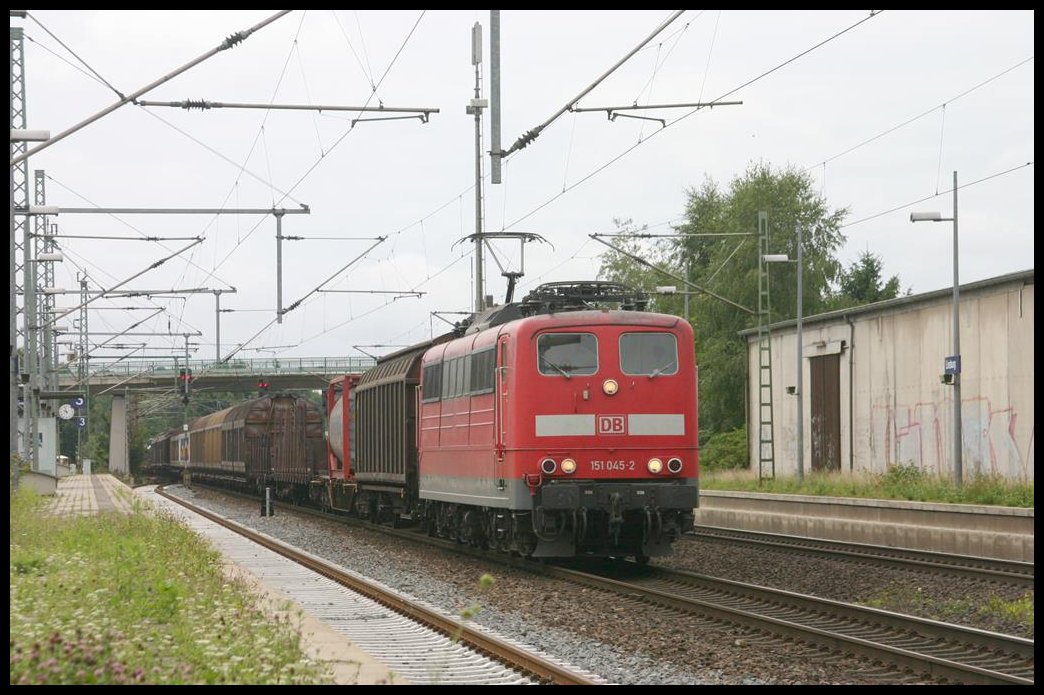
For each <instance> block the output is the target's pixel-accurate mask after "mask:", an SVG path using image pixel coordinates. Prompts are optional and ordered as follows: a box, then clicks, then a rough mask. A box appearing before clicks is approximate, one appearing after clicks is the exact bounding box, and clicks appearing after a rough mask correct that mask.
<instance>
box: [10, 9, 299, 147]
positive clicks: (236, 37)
mask: <svg viewBox="0 0 1044 695" xmlns="http://www.w3.org/2000/svg"><path fill="white" fill-rule="evenodd" d="M290 12H292V10H281V11H279V12H277V13H276V14H274V15H272V16H271V17H269V18H268V19H265V20H263V21H261V22H258V23H257V24H255V25H254V26H252V27H250V28H249V29H247V30H245V31H240V32H236V33H235V34H232V35H231V36H229V37H228V38H227V39H225V40H224V41H223V42H222V43H221V44H220V45H219V46H217V47H215V48H212V49H211V50H209V51H207V52H206V53H204V54H203V55H201V56H200V57H198V58H196V59H195V60H192V61H190V62H188V63H186V64H185V65H183V66H182V67H180V68H178V69H176V70H174V71H173V72H170V73H168V74H166V75H164V76H163V77H161V78H159V79H158V80H155V81H153V82H151V83H149V84H147V85H145V86H144V87H142V88H141V89H139V90H137V91H135V92H133V93H132V94H130V95H128V96H125V97H122V98H121V99H120V100H119V101H117V102H116V103H115V104H112V105H110V106H108V107H106V108H104V109H102V110H101V111H99V112H98V113H96V114H94V115H93V116H90V117H88V118H86V119H84V120H82V121H80V122H79V123H77V124H76V125H74V126H72V127H70V128H67V129H65V130H63V131H62V132H61V133H58V134H57V135H54V136H52V137H50V138H48V139H47V140H45V141H43V142H41V143H40V144H39V145H37V146H36V147H32V148H29V149H27V150H26V151H25V152H22V153H21V154H19V155H16V156H15V157H14V158H12V159H11V166H14V165H16V164H18V163H20V162H22V161H24V160H25V159H27V158H29V157H31V156H33V155H35V154H37V153H39V152H40V151H42V150H44V149H46V148H48V147H50V146H51V145H53V144H55V143H56V142H60V141H62V140H64V139H65V138H67V137H69V136H70V135H72V134H73V133H75V132H77V131H79V130H82V129H83V128H85V127H87V126H89V125H90V124H91V123H94V122H95V121H97V120H98V119H100V118H104V117H105V116H107V115H109V114H110V113H112V112H113V111H115V110H116V109H118V108H120V107H121V106H123V105H125V104H128V103H130V102H132V101H134V100H135V99H137V98H138V97H140V96H141V95H142V94H145V93H147V92H150V91H152V90H153V89H155V88H156V87H158V86H160V85H161V84H163V83H165V82H169V81H170V80H172V79H174V78H175V77H177V76H178V75H180V74H182V73H183V72H186V71H187V70H191V69H192V68H194V67H195V66H197V65H199V64H200V63H202V62H204V61H206V60H208V59H210V58H212V57H214V56H215V55H217V54H218V53H220V52H221V51H225V50H228V49H229V48H232V47H233V46H235V45H237V44H239V43H240V42H242V41H245V40H246V39H247V38H249V37H250V35H251V34H253V33H254V32H256V31H258V30H259V29H263V28H264V27H266V26H268V25H269V24H271V23H272V22H274V21H276V20H277V19H279V18H280V17H282V16H284V15H286V14H288V13H290Z"/></svg>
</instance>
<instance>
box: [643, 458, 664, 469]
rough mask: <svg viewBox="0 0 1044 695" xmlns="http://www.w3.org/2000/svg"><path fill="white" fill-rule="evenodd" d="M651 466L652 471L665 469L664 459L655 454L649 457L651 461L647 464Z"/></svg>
mask: <svg viewBox="0 0 1044 695" xmlns="http://www.w3.org/2000/svg"><path fill="white" fill-rule="evenodd" d="M646 465H647V466H648V467H649V472H650V473H659V472H660V471H662V470H663V461H661V460H660V459H658V458H656V457H655V456H654V457H652V458H651V459H649V463H647V464H646Z"/></svg>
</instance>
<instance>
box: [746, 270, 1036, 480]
mask: <svg viewBox="0 0 1044 695" xmlns="http://www.w3.org/2000/svg"><path fill="white" fill-rule="evenodd" d="M1028 278H1029V279H1028V282H1026V280H1025V278H1023V277H1020V278H1017V279H1013V280H1011V281H1009V282H999V283H994V284H991V283H988V282H983V283H975V284H974V285H971V286H966V287H962V288H961V307H960V308H961V312H960V316H961V324H960V330H961V336H960V337H961V369H962V376H961V378H962V381H961V391H962V393H961V410H962V413H961V423H962V443H963V455H962V459H963V469H964V474H965V476H966V477H968V476H972V475H975V474H979V473H992V474H999V475H1003V476H1005V477H1008V478H1017V479H1022V480H1033V438H1034V407H1033V376H1034V365H1033V349H1034V337H1033V327H1034V319H1033V316H1034V314H1033V311H1034V286H1033V284H1032V283H1033V276H1032V273H1030V274H1029V275H1028ZM878 307H879V308H871V309H870V310H867V309H862V310H854V311H852V312H849V313H847V314H845V313H841V312H835V313H832V314H824V315H822V318H817V317H810V318H808V319H806V320H805V321H804V322H803V323H804V325H803V328H802V344H803V346H804V347H803V351H802V352H803V355H802V358H803V359H802V362H803V375H802V380H803V384H802V386H803V389H802V390H803V391H804V393H803V394H802V395H801V398H802V408H803V415H804V419H803V422H804V428H803V429H804V432H803V439H804V442H803V447H804V448H803V451H804V461H803V466H804V471H805V472H806V473H809V472H811V471H812V470H813V465H812V464H813V458H812V453H813V452H812V437H813V430H814V429H815V427H816V426H817V423H815V422H813V412H812V409H811V405H812V403H811V383H810V379H811V365H812V362H813V360H815V359H816V358H817V357H822V356H824V355H830V354H837V355H839V367H840V368H839V374H838V377H837V380H838V382H839V383H838V384H837V386H838V392H839V398H838V403H837V405H836V407H837V408H838V409H839V411H840V412H839V414H840V418H839V419H840V432H839V437H838V439H839V441H838V445H839V451H840V456H839V461H838V463H839V467H840V469H841V470H846V471H847V470H856V471H874V472H883V471H886V470H888V468H889V467H890V466H894V465H911V464H912V465H916V466H918V467H920V468H922V469H923V470H926V471H930V472H933V473H938V474H940V475H943V476H947V475H952V473H953V439H954V431H953V428H954V423H953V387H952V386H949V385H946V384H943V383H941V382H940V376H941V375H942V374H943V371H944V369H943V358H944V357H946V356H948V355H951V354H953V335H952V331H953V301H952V294H950V293H948V292H942V293H939V292H936V293H931V294H930V295H925V297H924V299H923V300H919V299H918V298H916V297H908V298H901V299H899V300H893V301H891V302H887V303H882V304H880V305H878ZM747 338H748V365H749V372H748V373H749V374H750V379H749V383H750V391H749V393H750V395H749V398H750V408H749V412H750V413H751V422H750V423H749V427H748V432H749V433H750V435H749V437H750V451H751V465H752V467H753V468H754V470H757V469H758V466H759V460H758V459H759V456H758V441H757V440H758V426H759V424H758V419H759V417H758V412H759V408H758V347H757V345H758V344H757V335H756V334H753V335H748V336H747ZM795 338H796V329H795V326H794V324H793V322H788V324H785V325H783V326H781V327H778V328H774V329H773V332H772V338H771V355H772V374H773V388H772V399H773V431H774V437H773V441H774V459H775V462H774V463H775V474H776V475H777V476H780V475H794V474H795V473H796V470H797V441H796V439H797V398H796V397H795V396H793V395H789V394H787V393H786V387H787V386H796V382H797V379H796V374H797V365H796V362H797V353H796V340H795Z"/></svg>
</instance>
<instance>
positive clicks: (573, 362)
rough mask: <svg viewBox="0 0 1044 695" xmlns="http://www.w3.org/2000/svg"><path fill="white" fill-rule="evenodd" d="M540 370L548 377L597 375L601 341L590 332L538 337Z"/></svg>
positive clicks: (548, 334) (547, 334)
mask: <svg viewBox="0 0 1044 695" xmlns="http://www.w3.org/2000/svg"><path fill="white" fill-rule="evenodd" d="M537 369H539V370H540V373H541V374H546V375H547V376H564V377H566V378H567V379H568V378H570V377H572V376H573V375H574V374H575V375H585V374H594V373H595V372H597V371H598V338H596V337H595V336H594V335H592V334H591V333H544V334H542V335H541V336H540V337H539V338H537Z"/></svg>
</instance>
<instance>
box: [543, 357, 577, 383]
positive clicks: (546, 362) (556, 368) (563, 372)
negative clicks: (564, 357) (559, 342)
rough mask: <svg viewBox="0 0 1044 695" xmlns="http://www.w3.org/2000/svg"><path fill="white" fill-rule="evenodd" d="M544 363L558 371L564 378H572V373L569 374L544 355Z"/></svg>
mask: <svg viewBox="0 0 1044 695" xmlns="http://www.w3.org/2000/svg"><path fill="white" fill-rule="evenodd" d="M544 364H546V365H547V366H549V367H551V368H553V369H554V370H555V371H556V372H558V373H559V374H561V375H562V376H564V377H565V378H566V379H572V378H573V375H572V374H570V373H569V372H567V371H566V370H564V369H562V368H561V367H559V366H558V365H557V364H555V363H554V362H552V361H550V360H549V359H547V358H546V357H545V358H544Z"/></svg>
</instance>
